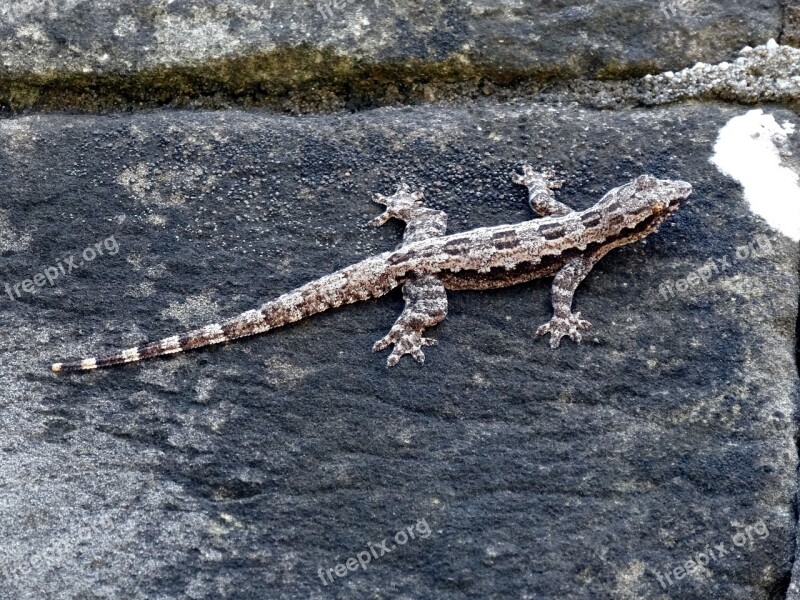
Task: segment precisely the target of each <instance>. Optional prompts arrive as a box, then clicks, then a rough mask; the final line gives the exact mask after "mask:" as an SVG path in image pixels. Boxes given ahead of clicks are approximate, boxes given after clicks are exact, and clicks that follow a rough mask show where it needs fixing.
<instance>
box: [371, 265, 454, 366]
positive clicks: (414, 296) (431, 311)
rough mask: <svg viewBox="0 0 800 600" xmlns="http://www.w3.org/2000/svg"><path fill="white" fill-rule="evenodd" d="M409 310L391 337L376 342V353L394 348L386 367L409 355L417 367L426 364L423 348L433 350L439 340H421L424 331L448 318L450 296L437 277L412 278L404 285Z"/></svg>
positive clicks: (390, 333) (400, 319)
mask: <svg viewBox="0 0 800 600" xmlns="http://www.w3.org/2000/svg"><path fill="white" fill-rule="evenodd" d="M403 299H404V300H405V301H406V306H405V308H404V309H403V312H402V313H401V314H400V317H399V318H398V319H397V321H396V322H395V324H394V326H393V327H392V329H391V331H390V332H389V334H388V335H387V336H386V337H384V338H383V339H381V340H378V341H377V342H375V345H374V346H373V347H372V350H373V351H374V352H379V351H380V350H384V349H385V348H387V347H389V345H390V344H394V348H393V349H392V353H391V354H390V355H389V358H388V359H387V361H386V365H387V366H389V367H392V366H394V365H396V364H397V363H398V361H399V360H400V357H401V356H403V355H404V354H410V355H411V356H413V357H414V358H415V359H416V361H417V362H418V363H423V362H425V354H424V353H423V352H422V347H423V346H433V345H434V344H436V340H433V339H430V338H424V337H422V333H423V332H424V331H425V329H427V328H429V327H433V326H434V325H436V324H437V323H439V322H441V321H443V320H444V318H445V317H446V316H447V292H446V291H445V289H444V285H442V282H441V281H439V280H438V279H437V278H436V277H434V276H432V275H425V276H422V277H413V278H411V279H409V280H408V281H406V282H405V284H403Z"/></svg>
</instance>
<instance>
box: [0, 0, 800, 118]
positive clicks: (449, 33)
mask: <svg viewBox="0 0 800 600" xmlns="http://www.w3.org/2000/svg"><path fill="white" fill-rule="evenodd" d="M334 1H335V2H336V3H337V5H338V4H341V5H342V6H341V7H340V8H336V7H335V6H336V5H331V8H330V10H325V9H324V8H323V9H320V7H322V6H323V5H324V4H325V3H328V4H331V3H332V2H334ZM789 4H790V5H793V4H794V0H792V2H790V3H789ZM788 10H789V9H788V8H785V9H782V3H781V2H780V0H726V1H724V2H718V1H712V0H663V1H661V2H642V1H640V0H616V1H609V0H591V1H588V2H581V3H572V4H570V3H560V2H556V3H553V2H524V1H521V0H504V1H503V2H496V1H492V2H488V1H486V0H466V1H465V0H459V1H455V0H447V1H443V2H429V3H413V2H412V3H402V2H401V3H397V2H394V3H385V2H375V1H374V0H357V1H352V0H350V1H348V2H345V1H344V0H324V2H323V1H321V2H315V1H308V2H297V1H295V0H273V1H270V2H267V1H266V0H251V1H247V0H223V1H218V0H176V1H174V2H165V1H164V0H126V1H121V2H107V1H105V0H83V1H81V0H15V1H12V2H7V3H3V4H2V5H0V106H10V107H12V108H14V109H16V110H23V109H27V108H47V109H58V108H63V107H69V108H80V109H85V110H97V109H98V108H102V109H113V108H116V107H120V106H126V107H136V106H138V105H140V104H145V105H151V104H152V105H157V104H168V103H179V104H180V103H186V102H187V101H189V100H195V101H202V103H203V104H204V105H205V106H216V105H217V104H225V103H234V104H242V105H248V104H253V103H254V104H260V105H269V106H275V105H280V104H281V102H279V100H281V101H283V102H287V103H290V104H292V105H293V106H294V107H295V108H298V109H303V108H305V109H306V110H318V109H320V108H325V107H326V106H332V107H334V108H339V107H352V106H354V105H358V106H364V105H367V106H372V105H386V104H391V103H392V102H393V101H394V100H397V101H400V102H409V101H412V100H413V101H419V100H422V99H429V98H430V97H439V96H441V94H442V92H441V90H440V89H439V88H438V87H437V86H441V85H443V84H454V83H457V84H462V85H463V84H475V87H476V89H479V90H481V93H487V94H490V93H492V91H493V89H494V88H495V87H496V86H513V85H518V84H519V83H520V82H528V83H533V84H534V85H542V84H544V83H545V82H547V81H550V80H553V79H555V80H564V79H571V78H575V77H580V76H590V77H600V78H604V79H615V80H616V79H627V78H629V77H631V76H640V75H644V74H646V73H657V72H659V71H664V70H669V69H672V70H678V69H681V68H685V67H689V66H691V65H693V64H694V63H696V62H698V61H705V62H709V63H717V62H721V61H723V60H729V59H731V58H733V57H734V56H735V54H736V52H738V51H739V50H740V49H741V48H742V47H744V46H746V45H750V46H755V45H757V44H763V43H764V42H766V40H767V39H769V38H775V39H777V40H778V41H779V42H780V41H781V39H780V36H781V34H782V32H783V31H784V29H785V26H786V22H787V14H788V12H787V11H788ZM134 75H135V77H134ZM426 85H427V86H432V87H429V88H428V89H426V88H425V86H426Z"/></svg>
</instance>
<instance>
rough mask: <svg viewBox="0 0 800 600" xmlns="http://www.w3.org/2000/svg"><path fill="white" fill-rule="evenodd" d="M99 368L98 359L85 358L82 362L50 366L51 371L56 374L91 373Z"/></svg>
mask: <svg viewBox="0 0 800 600" xmlns="http://www.w3.org/2000/svg"><path fill="white" fill-rule="evenodd" d="M96 368H97V359H96V358H85V359H83V360H80V361H76V362H71V363H53V364H52V365H50V369H51V370H52V371H53V372H54V373H65V372H69V371H89V370H91V369H96Z"/></svg>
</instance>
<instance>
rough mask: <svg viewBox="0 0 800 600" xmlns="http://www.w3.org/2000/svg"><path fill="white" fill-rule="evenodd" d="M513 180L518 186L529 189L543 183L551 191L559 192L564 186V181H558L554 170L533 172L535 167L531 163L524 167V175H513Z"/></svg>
mask: <svg viewBox="0 0 800 600" xmlns="http://www.w3.org/2000/svg"><path fill="white" fill-rule="evenodd" d="M511 179H512V180H513V181H514V183H516V184H519V185H526V186H528V187H531V186H533V185H535V184H536V183H537V182H539V181H541V182H543V183H544V184H545V186H546V187H547V188H549V189H551V190H557V189H559V188H560V187H561V186H563V185H564V180H563V179H556V172H555V170H554V169H553V168H548V169H545V170H543V171H538V172H537V171H534V170H533V167H532V166H531V165H530V164H529V163H525V164H524V165H522V175H520V174H519V173H512V174H511Z"/></svg>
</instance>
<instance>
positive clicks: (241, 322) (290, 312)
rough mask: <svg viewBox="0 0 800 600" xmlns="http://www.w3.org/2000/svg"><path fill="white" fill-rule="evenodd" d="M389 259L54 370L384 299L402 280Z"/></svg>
mask: <svg viewBox="0 0 800 600" xmlns="http://www.w3.org/2000/svg"><path fill="white" fill-rule="evenodd" d="M385 258H386V257H385V256H384V255H379V256H376V257H373V258H368V259H366V260H364V261H362V262H360V263H357V264H355V265H352V266H349V267H346V268H344V269H342V270H340V271H337V272H335V273H332V274H330V275H326V276H325V277H322V278H320V279H317V280H315V281H312V282H310V283H307V284H306V285H304V286H302V287H299V288H297V289H296V290H293V291H291V292H289V293H287V294H284V295H282V296H279V297H278V298H276V299H275V300H272V301H270V302H267V303H266V304H264V305H263V306H261V308H258V309H255V310H249V311H247V312H244V313H242V314H240V315H238V316H236V317H233V318H231V319H228V320H227V321H223V322H222V323H214V324H212V325H206V326H205V327H202V328H200V329H194V330H192V331H189V332H187V333H184V334H182V335H174V336H172V337H168V338H164V339H162V340H159V341H156V342H150V343H147V344H143V345H141V346H137V347H135V348H128V349H127V350H122V351H119V352H114V353H112V354H107V355H104V356H99V357H96V358H84V359H81V360H75V361H71V362H63V363H54V364H53V365H52V366H51V367H50V368H51V369H52V370H53V371H55V372H69V371H90V370H92V369H98V368H103V367H111V366H113V365H121V364H124V363H131V362H138V361H140V360H145V359H147V358H154V357H156V356H164V355H167V354H176V353H178V352H184V351H186V350H192V349H194V348H202V347H204V346H211V345H213V344H221V343H223V342H228V341H230V340H235V339H237V338H241V337H246V336H250V335H256V334H258V333H263V332H265V331H269V330H270V329H276V328H277V327H281V326H283V325H288V324H289V323H294V322H295V321H299V320H300V319H304V318H305V317H309V316H311V315H315V314H317V313H321V312H324V311H326V310H328V309H329V308H336V307H337V306H341V305H343V304H351V303H353V302H358V301H360V300H367V299H369V298H378V297H380V296H383V295H384V294H386V293H388V292H389V291H391V290H392V289H393V288H395V287H397V285H398V284H399V282H398V280H397V279H396V278H395V277H393V276H392V275H391V274H389V273H388V271H389V269H388V268H387V267H388V265H387V263H386V260H385Z"/></svg>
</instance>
